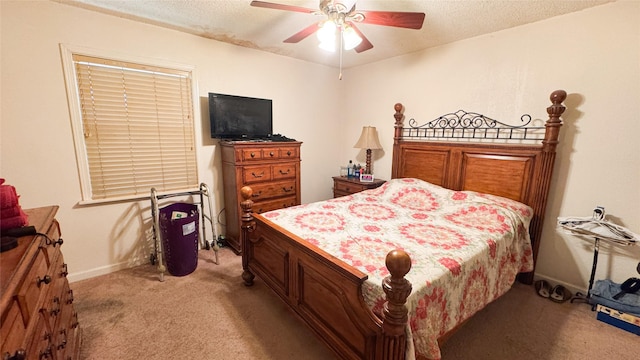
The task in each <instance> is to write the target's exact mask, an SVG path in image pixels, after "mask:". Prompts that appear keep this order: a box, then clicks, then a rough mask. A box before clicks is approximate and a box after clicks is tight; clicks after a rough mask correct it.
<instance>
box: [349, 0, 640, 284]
mask: <svg viewBox="0 0 640 360" xmlns="http://www.w3.org/2000/svg"><path fill="white" fill-rule="evenodd" d="M639 55H640V2H637V1H632V2H631V1H622V2H615V3H611V4H606V5H602V6H598V7H594V8H590V9H587V10H584V11H580V12H577V13H573V14H569V15H564V16H559V17H555V18H552V19H548V20H545V21H541V22H538V23H534V24H530V25H526V26H521V27H518V28H514V29H509V30H505V31H501V32H496V33H492V34H489V35H485V36H480V37H477V38H473V39H468V40H464V41H459V42H455V43H452V44H448V45H445V46H440V47H438V48H433V49H430V50H426V51H422V52H417V53H414V54H411V55H407V56H401V57H397V58H393V59H390V60H387V61H381V62H377V63H374V64H370V65H367V66H361V67H357V68H352V69H349V70H348V71H346V72H345V79H348V85H347V91H346V94H348V97H347V100H348V102H349V103H350V104H352V105H351V106H348V107H345V112H346V116H347V118H348V119H349V121H350V122H349V124H348V127H347V129H346V131H345V132H346V133H347V136H348V138H350V139H354V140H353V141H354V142H355V139H357V136H358V134H359V132H360V129H361V126H362V125H373V126H376V127H377V128H378V129H379V133H380V136H381V142H382V145H383V147H384V153H379V152H377V153H376V152H374V155H375V156H374V157H378V159H376V161H375V164H374V169H375V173H376V176H377V177H381V178H389V177H390V174H391V160H392V145H393V132H392V126H393V122H394V118H393V114H394V110H393V105H394V104H395V103H397V102H401V103H403V104H404V105H405V108H406V111H405V115H406V116H407V119H409V118H411V117H415V118H416V119H418V120H422V122H423V123H424V122H426V121H428V120H432V119H435V118H437V117H438V116H440V115H442V114H445V113H448V112H452V111H456V110H458V109H463V110H466V111H474V112H479V113H482V114H485V115H487V116H490V117H493V118H496V119H498V120H506V121H507V122H508V121H513V122H512V123H513V124H516V122H517V121H518V119H519V118H520V115H522V114H524V113H528V114H531V115H532V116H533V118H534V119H542V120H546V119H547V113H546V110H545V109H546V107H547V106H549V105H550V104H551V103H550V101H549V95H550V94H551V92H552V91H554V90H556V89H564V90H566V91H567V93H568V94H569V95H568V97H567V100H566V101H565V102H564V104H565V106H566V107H567V110H566V111H565V113H564V116H563V117H562V118H563V120H564V126H563V127H562V128H561V134H560V141H561V143H560V145H559V148H558V154H557V160H556V166H555V170H554V171H555V172H554V177H553V184H552V186H551V193H550V196H549V203H548V206H547V212H546V216H545V220H544V223H545V226H544V230H543V238H542V242H541V246H540V253H539V258H538V266H537V271H536V275H537V276H538V277H541V278H547V279H549V280H551V281H553V282H561V283H565V284H568V285H569V286H571V287H572V288H574V290H575V289H580V290H582V291H583V292H584V290H586V287H587V282H588V279H589V274H590V272H591V263H592V257H593V252H592V249H593V246H592V244H593V243H592V242H590V241H584V240H580V239H578V238H576V237H573V236H570V235H566V234H564V233H563V232H561V231H560V230H559V229H558V228H557V226H556V219H557V217H558V216H591V213H592V210H593V209H594V207H595V206H597V205H600V206H604V207H605V210H606V212H607V213H608V214H609V215H610V219H612V220H613V221H615V222H616V223H618V224H620V225H623V226H625V227H628V228H629V229H631V230H632V231H634V232H635V233H640V156H639V155H640V145H639V144H640V141H638V135H640V121H639V120H638V114H640V57H639ZM353 104H357V106H354V105H353ZM346 145H351V144H346ZM346 145H345V146H344V147H343V152H344V153H345V154H347V155H346V156H345V158H347V157H350V156H352V157H355V156H356V154H357V155H358V160H359V161H361V162H362V161H364V154H363V153H358V152H357V150H354V149H352V148H351V147H350V146H346ZM639 260H640V246H636V247H633V248H620V247H616V248H615V250H614V251H609V246H603V247H602V248H601V251H600V258H599V264H598V272H597V276H596V279H603V278H610V279H612V280H614V281H617V282H622V281H624V280H625V279H627V278H629V277H631V276H634V275H635V276H638V274H637V273H636V271H635V268H636V264H637V262H638V261H639Z"/></svg>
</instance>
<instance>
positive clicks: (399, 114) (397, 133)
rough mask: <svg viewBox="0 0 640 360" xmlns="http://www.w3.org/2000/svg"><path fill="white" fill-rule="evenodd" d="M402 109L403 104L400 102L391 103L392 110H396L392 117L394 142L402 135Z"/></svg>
mask: <svg viewBox="0 0 640 360" xmlns="http://www.w3.org/2000/svg"><path fill="white" fill-rule="evenodd" d="M403 109H404V106H402V104H401V103H397V104H395V105H393V110H395V111H396V113H395V114H393V117H394V118H395V119H396V123H395V125H394V128H395V133H394V134H393V141H394V142H397V141H398V140H400V138H401V137H402V119H403V117H404V116H403V115H402V110H403Z"/></svg>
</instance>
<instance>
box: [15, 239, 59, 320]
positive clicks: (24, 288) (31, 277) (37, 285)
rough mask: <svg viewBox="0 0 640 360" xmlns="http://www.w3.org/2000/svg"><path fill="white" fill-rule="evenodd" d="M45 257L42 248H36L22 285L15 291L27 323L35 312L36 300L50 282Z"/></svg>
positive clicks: (47, 288) (47, 287)
mask: <svg viewBox="0 0 640 360" xmlns="http://www.w3.org/2000/svg"><path fill="white" fill-rule="evenodd" d="M52 280H53V279H52V278H51V275H50V274H49V268H48V266H47V259H46V255H45V253H44V251H42V248H40V249H39V250H38V252H37V253H36V256H35V258H34V260H33V263H32V266H31V268H30V269H29V272H28V273H27V276H25V278H24V281H23V283H22V285H21V286H20V287H19V289H18V292H17V299H18V303H19V304H20V310H21V311H22V315H23V316H24V320H25V323H27V324H28V323H29V321H30V319H31V318H32V317H33V315H34V314H35V313H37V310H38V309H37V305H38V301H39V299H40V297H41V296H44V295H43V294H44V293H45V292H46V291H47V290H49V285H50V284H51V282H52Z"/></svg>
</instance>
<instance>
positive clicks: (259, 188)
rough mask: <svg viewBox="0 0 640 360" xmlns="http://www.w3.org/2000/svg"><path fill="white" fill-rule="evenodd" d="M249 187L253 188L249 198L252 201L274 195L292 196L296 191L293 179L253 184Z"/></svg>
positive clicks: (274, 196) (269, 197) (273, 196)
mask: <svg viewBox="0 0 640 360" xmlns="http://www.w3.org/2000/svg"><path fill="white" fill-rule="evenodd" d="M251 189H252V190H253V194H252V195H251V200H253V201H254V202H257V201H264V200H267V199H271V198H276V197H283V196H292V195H295V194H296V191H297V189H296V182H295V180H291V181H280V182H271V183H265V184H255V185H253V186H251Z"/></svg>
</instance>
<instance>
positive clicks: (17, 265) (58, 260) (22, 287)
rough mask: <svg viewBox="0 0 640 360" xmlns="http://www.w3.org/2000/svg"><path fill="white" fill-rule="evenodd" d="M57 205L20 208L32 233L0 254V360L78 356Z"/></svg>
mask: <svg viewBox="0 0 640 360" xmlns="http://www.w3.org/2000/svg"><path fill="white" fill-rule="evenodd" d="M57 210H58V207H57V206H48V207H42V208H36V209H29V210H25V212H26V213H27V215H28V216H29V225H33V226H35V228H36V231H37V232H38V235H29V236H23V237H21V238H19V240H18V247H16V248H14V249H11V250H8V251H5V252H2V253H0V264H1V265H2V271H0V289H1V291H2V293H1V300H0V301H1V302H0V309H1V312H2V315H1V316H2V319H1V321H2V322H1V324H2V325H1V330H0V335H1V336H0V341H1V350H0V354H1V356H2V359H3V360H4V359H15V360H18V359H52V360H59V359H63V360H73V359H78V358H79V353H80V340H81V336H80V327H79V323H78V314H77V313H76V311H75V309H74V305H73V291H72V290H71V289H70V288H69V282H68V281H67V265H66V264H65V263H64V259H63V256H62V252H61V251H60V247H61V246H62V244H63V241H62V239H61V238H60V225H59V224H58V222H57V221H56V219H55V214H56V212H57Z"/></svg>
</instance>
